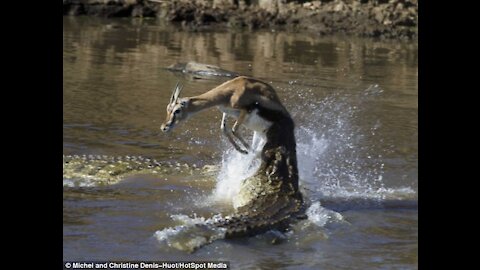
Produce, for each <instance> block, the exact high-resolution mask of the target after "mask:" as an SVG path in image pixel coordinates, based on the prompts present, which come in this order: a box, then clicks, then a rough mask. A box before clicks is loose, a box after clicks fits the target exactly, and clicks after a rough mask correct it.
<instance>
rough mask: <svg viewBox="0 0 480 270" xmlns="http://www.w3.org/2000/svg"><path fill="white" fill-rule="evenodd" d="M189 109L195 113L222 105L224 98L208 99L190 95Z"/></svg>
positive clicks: (190, 112) (191, 112)
mask: <svg viewBox="0 0 480 270" xmlns="http://www.w3.org/2000/svg"><path fill="white" fill-rule="evenodd" d="M187 99H188V103H187V104H188V106H187V110H188V113H189V114H194V113H197V112H200V111H203V110H205V109H208V108H211V107H215V106H218V105H221V104H222V103H223V100H222V99H220V98H214V99H207V98H203V97H202V96H201V95H200V96H195V97H189V98H187Z"/></svg>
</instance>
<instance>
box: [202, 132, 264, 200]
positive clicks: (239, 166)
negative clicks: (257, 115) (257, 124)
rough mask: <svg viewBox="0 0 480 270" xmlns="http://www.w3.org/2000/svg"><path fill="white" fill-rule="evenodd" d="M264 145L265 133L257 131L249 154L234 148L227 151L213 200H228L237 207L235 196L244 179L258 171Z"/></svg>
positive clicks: (223, 158)
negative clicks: (241, 152)
mask: <svg viewBox="0 0 480 270" xmlns="http://www.w3.org/2000/svg"><path fill="white" fill-rule="evenodd" d="M264 145H265V137H264V136H263V134H259V133H257V132H255V133H254V134H253V139H252V149H253V151H250V152H249V154H247V155H243V154H240V153H238V151H236V150H234V149H233V148H231V149H229V150H228V151H226V152H225V154H224V155H223V157H222V163H221V164H222V165H221V168H220V172H219V174H218V177H217V185H216V188H215V190H214V192H213V194H212V198H211V199H212V200H213V201H215V202H226V203H229V204H232V205H233V207H235V208H236V207H237V206H238V203H237V201H236V200H235V198H236V196H237V195H238V193H239V192H240V188H241V184H242V181H243V180H244V179H246V178H248V177H251V176H253V175H254V174H255V173H256V172H257V170H258V168H259V166H260V159H259V156H258V155H259V152H260V151H261V149H262V148H263V146H264Z"/></svg>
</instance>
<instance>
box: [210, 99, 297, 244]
mask: <svg viewBox="0 0 480 270" xmlns="http://www.w3.org/2000/svg"><path fill="white" fill-rule="evenodd" d="M259 115H260V116H262V117H264V118H265V119H267V120H269V121H271V122H273V124H272V126H271V127H270V128H269V129H268V130H267V131H266V133H265V137H266V143H265V145H264V146H263V149H262V150H261V157H260V158H261V164H260V167H259V169H258V170H257V172H256V173H255V175H254V176H252V177H250V178H247V179H245V180H244V182H243V183H242V188H241V190H240V194H239V198H240V199H241V200H243V201H244V203H242V205H241V206H240V207H238V208H237V209H236V212H235V213H234V215H232V217H226V218H224V219H220V220H217V221H215V222H214V223H213V225H214V226H216V227H220V228H225V229H226V230H225V238H227V239H228V238H235V237H242V236H253V235H256V234H260V233H264V232H267V231H269V230H278V231H285V230H287V229H288V228H289V226H290V224H291V223H292V222H294V221H295V220H297V219H302V218H305V215H304V210H305V205H304V201H303V197H302V193H301V192H300V190H299V187H298V168H297V154H296V143H295V135H294V122H293V120H292V118H291V117H290V116H288V115H283V114H279V113H276V112H274V111H271V110H268V109H264V108H261V109H259Z"/></svg>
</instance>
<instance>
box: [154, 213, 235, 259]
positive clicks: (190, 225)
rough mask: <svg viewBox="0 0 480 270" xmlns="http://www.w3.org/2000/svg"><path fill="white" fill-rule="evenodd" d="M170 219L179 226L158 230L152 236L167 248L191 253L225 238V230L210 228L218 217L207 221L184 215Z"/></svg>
mask: <svg viewBox="0 0 480 270" xmlns="http://www.w3.org/2000/svg"><path fill="white" fill-rule="evenodd" d="M171 218H172V219H173V220H175V221H177V222H180V223H181V225H179V226H175V227H170V228H165V229H162V230H158V231H156V232H155V234H154V237H155V238H156V239H157V240H158V241H159V243H161V244H162V243H163V244H166V245H167V246H169V247H172V248H175V249H178V250H183V251H187V252H193V251H195V250H196V249H198V248H200V247H202V246H204V245H206V244H209V243H211V242H213V241H215V240H218V239H223V238H225V232H226V229H224V228H218V227H215V226H210V225H211V224H212V223H214V222H215V221H217V220H218V219H220V218H221V216H220V215H215V216H213V217H212V218H209V219H205V218H203V217H197V216H194V217H189V216H186V215H172V216H171Z"/></svg>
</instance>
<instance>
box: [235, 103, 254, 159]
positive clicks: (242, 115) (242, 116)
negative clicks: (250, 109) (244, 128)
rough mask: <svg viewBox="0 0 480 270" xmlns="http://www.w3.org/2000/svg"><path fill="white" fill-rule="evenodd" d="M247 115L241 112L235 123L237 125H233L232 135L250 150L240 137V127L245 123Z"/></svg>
mask: <svg viewBox="0 0 480 270" xmlns="http://www.w3.org/2000/svg"><path fill="white" fill-rule="evenodd" d="M246 115H247V112H246V111H244V110H242V111H240V115H239V116H238V119H237V121H236V122H235V124H233V127H232V133H233V135H234V136H235V137H236V138H237V139H238V140H239V141H240V142H241V143H242V144H243V146H244V147H245V148H246V149H247V150H250V145H249V144H248V143H247V142H246V141H245V140H244V139H243V138H242V137H241V136H240V134H239V130H238V129H239V128H240V125H241V124H243V122H244V121H245V116H246Z"/></svg>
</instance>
